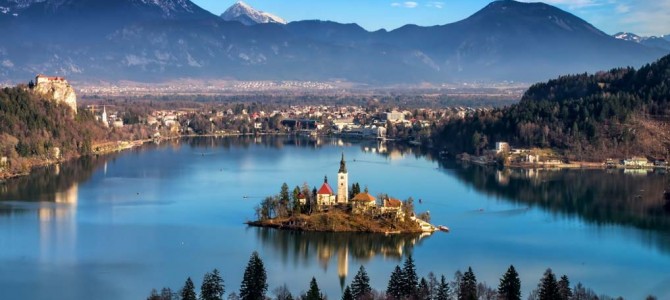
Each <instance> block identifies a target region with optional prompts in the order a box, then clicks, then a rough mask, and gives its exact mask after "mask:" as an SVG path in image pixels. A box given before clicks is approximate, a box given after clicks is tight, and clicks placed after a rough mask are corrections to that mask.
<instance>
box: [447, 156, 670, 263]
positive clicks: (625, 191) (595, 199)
mask: <svg viewBox="0 0 670 300" xmlns="http://www.w3.org/2000/svg"><path fill="white" fill-rule="evenodd" d="M450 172H452V173H453V174H454V175H455V176H456V177H457V178H459V179H460V180H461V181H463V182H464V183H465V184H467V185H470V186H472V187H474V188H475V189H477V190H479V191H480V192H483V193H485V194H488V195H491V196H496V197H500V198H503V199H506V200H508V201H511V202H516V203H521V204H527V205H531V206H536V207H540V208H542V209H544V210H547V211H550V212H552V213H554V214H559V215H563V216H578V217H580V218H582V219H584V220H585V221H587V222H590V223H595V224H598V225H614V224H615V225H624V226H634V227H637V228H640V229H645V230H654V231H660V232H665V233H668V232H670V212H668V210H667V209H665V208H664V205H665V201H664V200H663V191H664V189H665V188H667V186H668V184H669V183H670V177H669V176H668V175H667V174H666V173H663V172H652V171H647V170H643V172H633V173H631V172H628V171H624V170H558V169H504V170H498V169H495V168H486V167H481V166H477V165H464V166H463V167H460V168H454V169H452V170H451V171H450ZM643 240H644V242H645V243H646V244H652V245H654V246H657V247H660V248H661V249H663V250H664V251H666V252H670V237H668V236H667V235H665V234H644V235H643Z"/></svg>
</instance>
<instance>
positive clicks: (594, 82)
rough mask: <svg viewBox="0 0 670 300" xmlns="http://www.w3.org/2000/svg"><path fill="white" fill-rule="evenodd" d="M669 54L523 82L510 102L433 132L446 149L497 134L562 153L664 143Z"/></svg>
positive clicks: (669, 117) (644, 148)
mask: <svg viewBox="0 0 670 300" xmlns="http://www.w3.org/2000/svg"><path fill="white" fill-rule="evenodd" d="M668 123H670V56H666V57H664V58H661V59H660V60H658V61H657V62H655V63H652V64H648V65H646V66H643V67H642V68H640V69H639V70H635V69H633V68H618V69H613V70H610V71H606V72H605V71H603V72H598V73H596V74H592V75H589V74H578V75H570V76H562V77H559V78H557V79H554V80H550V81H548V82H545V83H538V84H535V85H533V86H531V87H530V88H529V89H528V90H527V91H526V93H525V94H524V96H523V97H522V99H521V101H520V102H519V103H518V104H514V105H511V106H507V107H504V108H497V109H493V110H491V111H479V112H476V113H473V114H470V115H467V116H465V117H464V118H453V119H450V120H446V121H445V122H444V123H443V124H442V126H441V128H440V130H438V131H437V133H436V134H435V135H434V136H433V139H434V141H435V143H436V145H438V146H440V147H443V148H444V149H446V150H448V151H449V152H452V153H462V152H468V153H477V152H479V151H480V150H482V149H484V148H487V147H490V145H492V144H493V143H495V142H497V141H507V142H509V143H510V144H511V145H512V146H515V147H520V148H532V147H541V148H554V149H556V150H559V151H561V152H562V153H563V154H565V156H566V158H568V159H573V160H574V159H577V160H579V159H584V160H601V159H603V158H606V157H624V156H630V155H647V156H653V157H668V153H669V151H670V136H669V135H668V127H669V124H668Z"/></svg>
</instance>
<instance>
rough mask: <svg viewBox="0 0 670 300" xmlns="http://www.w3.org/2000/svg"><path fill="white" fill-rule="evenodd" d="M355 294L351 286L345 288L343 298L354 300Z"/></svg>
mask: <svg viewBox="0 0 670 300" xmlns="http://www.w3.org/2000/svg"><path fill="white" fill-rule="evenodd" d="M354 299H355V298H354V295H353V294H352V293H351V289H350V288H349V286H347V287H346V288H344V294H342V300H354Z"/></svg>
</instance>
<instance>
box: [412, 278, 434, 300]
mask: <svg viewBox="0 0 670 300" xmlns="http://www.w3.org/2000/svg"><path fill="white" fill-rule="evenodd" d="M415 299H418V300H431V297H430V288H429V287H428V281H426V278H423V277H421V280H419V285H418V287H417V289H416V297H415Z"/></svg>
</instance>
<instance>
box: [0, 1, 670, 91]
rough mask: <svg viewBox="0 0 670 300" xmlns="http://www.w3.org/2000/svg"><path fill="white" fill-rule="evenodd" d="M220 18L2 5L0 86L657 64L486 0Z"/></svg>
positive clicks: (522, 74) (458, 75)
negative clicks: (433, 20)
mask: <svg viewBox="0 0 670 300" xmlns="http://www.w3.org/2000/svg"><path fill="white" fill-rule="evenodd" d="M229 11H230V12H231V14H226V13H224V14H223V16H222V17H219V16H216V15H214V14H212V13H210V12H208V11H206V10H204V9H202V8H200V7H199V6H197V5H195V4H194V3H192V2H191V1H189V0H114V1H109V0H0V36H2V37H3V43H1V44H0V81H21V82H25V81H26V80H27V79H28V78H32V76H34V74H37V73H45V74H53V75H61V76H67V77H68V78H70V79H72V80H75V81H88V82H96V81H115V80H124V79H127V80H136V81H143V82H155V81H168V80H174V79H180V78H196V79H199V78H202V79H212V78H216V79H238V80H312V81H333V80H342V81H351V82H359V83H367V84H372V85H384V84H394V83H421V82H434V83H441V82H458V81H504V80H508V81H527V82H530V81H538V80H544V79H547V78H551V77H554V76H557V75H560V74H570V73H581V72H587V71H596V70H602V69H609V68H613V67H620V66H640V65H642V64H645V63H649V62H651V61H653V60H655V59H657V58H659V57H661V56H663V55H664V54H666V53H667V51H666V50H663V49H660V48H658V47H649V46H646V45H644V44H642V43H631V42H628V41H624V40H620V39H617V38H614V37H612V36H609V35H607V34H605V33H604V32H602V31H600V30H599V29H597V28H595V27H594V26H592V25H591V24H589V23H588V22H586V21H584V20H582V19H580V18H578V17H576V16H574V15H572V14H569V13H567V12H565V11H563V10H560V9H558V8H556V7H553V6H551V5H547V4H544V3H522V2H516V1H511V0H503V1H494V2H492V3H490V4H489V5H487V6H486V7H484V8H482V9H481V10H480V11H478V12H477V13H475V14H474V15H472V16H470V17H468V18H466V19H464V20H461V21H458V22H455V23H451V24H446V25H439V26H430V27H421V26H416V25H406V26H403V27H401V28H398V29H396V30H392V31H386V30H379V31H374V32H370V31H367V30H365V29H363V28H362V27H360V26H358V25H357V24H340V23H336V22H330V21H320V20H308V21H298V22H290V23H287V24H283V23H284V22H282V21H283V20H282V19H281V18H278V17H275V16H271V15H269V14H264V13H262V12H259V11H256V10H253V9H252V8H251V7H249V6H248V5H246V4H243V3H236V4H235V5H234V6H233V7H231V9H229ZM235 11H237V12H240V13H239V14H238V15H237V17H235V18H237V19H235V20H234V21H233V18H229V17H230V16H231V15H234V14H233V13H232V12H235ZM259 15H260V16H265V17H267V18H262V17H261V18H257V17H258V16H259ZM226 19H227V20H226ZM273 20H274V21H273ZM245 24H246V25H245Z"/></svg>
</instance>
